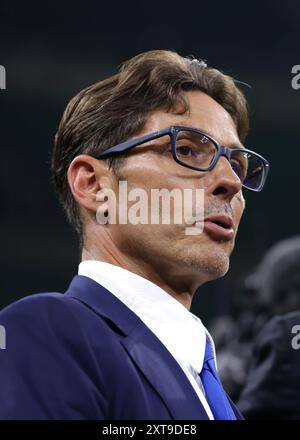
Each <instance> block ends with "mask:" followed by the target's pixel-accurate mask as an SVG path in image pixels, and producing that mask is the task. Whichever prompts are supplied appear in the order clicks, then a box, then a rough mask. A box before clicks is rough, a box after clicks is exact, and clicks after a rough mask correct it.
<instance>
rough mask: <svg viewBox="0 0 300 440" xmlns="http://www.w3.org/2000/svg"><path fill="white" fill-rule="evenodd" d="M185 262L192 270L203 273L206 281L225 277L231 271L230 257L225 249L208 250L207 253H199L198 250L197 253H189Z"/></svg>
mask: <svg viewBox="0 0 300 440" xmlns="http://www.w3.org/2000/svg"><path fill="white" fill-rule="evenodd" d="M182 262H183V261H182V260H181V263H182ZM184 262H185V263H186V264H187V265H188V266H189V268H190V269H191V268H193V269H194V270H195V271H197V273H199V274H200V273H201V275H203V278H204V279H205V280H206V281H212V280H215V279H217V278H221V277H223V276H224V275H226V273H227V272H228V269H229V255H228V252H226V251H225V250H224V249H217V250H216V249H214V250H212V249H206V250H205V252H201V253H199V248H197V250H196V252H195V253H193V252H191V251H189V252H188V253H187V254H186V255H185V258H184Z"/></svg>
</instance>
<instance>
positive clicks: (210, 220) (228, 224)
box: [204, 214, 234, 240]
mask: <svg viewBox="0 0 300 440" xmlns="http://www.w3.org/2000/svg"><path fill="white" fill-rule="evenodd" d="M233 226H234V225H233V220H232V218H231V217H230V216H228V215H226V214H216V215H211V216H209V217H205V219H204V231H205V232H207V234H208V235H209V236H210V237H211V238H213V239H215V240H232V239H233V237H234V227H233Z"/></svg>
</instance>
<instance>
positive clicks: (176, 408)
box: [65, 276, 208, 420]
mask: <svg viewBox="0 0 300 440" xmlns="http://www.w3.org/2000/svg"><path fill="white" fill-rule="evenodd" d="M65 295H67V296H70V297H72V298H76V299H77V300H79V301H81V302H82V303H84V304H85V305H86V306H88V307H90V308H92V309H93V310H94V311H95V312H96V313H97V314H98V315H99V316H101V317H102V318H104V319H105V320H108V321H110V322H111V323H113V325H114V326H116V327H117V328H118V329H119V331H120V332H121V334H122V335H123V336H124V337H123V339H122V340H121V343H122V345H123V346H124V348H125V350H126V351H127V353H128V355H129V356H130V357H131V358H132V360H133V361H134V362H135V364H136V365H137V366H138V368H139V369H140V371H141V372H142V373H143V374H144V376H145V377H146V379H147V380H148V381H149V382H150V383H151V385H152V386H153V387H154V388H155V389H156V391H157V393H158V394H159V395H160V397H161V399H162V400H163V402H164V403H165V405H166V406H167V408H168V409H169V411H170V413H171V415H172V417H173V418H174V419H177V420H178V419H182V420H188V419H190V420H193V419H194V420H201V419H208V416H207V414H206V411H205V409H204V407H203V406H202V404H201V402H200V400H199V398H198V396H197V395H196V393H195V391H194V390H193V387H192V385H191V384H190V382H189V380H188V379H187V377H186V375H185V374H184V372H183V371H182V369H181V367H180V366H179V365H178V363H177V362H176V361H175V359H174V358H173V356H172V355H171V354H170V353H169V352H168V350H167V349H166V348H165V347H164V345H163V344H162V343H161V342H160V340H159V339H158V338H157V337H156V336H155V335H154V334H153V333H152V332H151V331H150V330H149V329H148V327H147V326H146V325H145V324H144V323H143V322H142V321H141V320H140V318H139V317H138V316H137V315H135V314H134V313H133V312H132V311H131V310H130V309H129V308H128V307H126V306H125V305H124V304H123V303H122V302H121V301H120V300H119V299H118V298H116V297H115V296H114V295H112V294H111V293H110V292H109V291H108V290H106V289H105V288H104V287H102V286H100V285H99V284H98V283H96V282H95V281H93V280H91V279H90V278H87V277H85V276H76V277H75V278H74V279H73V280H72V282H71V284H70V286H69V289H68V290H67V292H66V293H65ZM162 359H163V362H162Z"/></svg>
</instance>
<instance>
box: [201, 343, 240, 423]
mask: <svg viewBox="0 0 300 440" xmlns="http://www.w3.org/2000/svg"><path fill="white" fill-rule="evenodd" d="M200 378H201V381H202V385H203V387H204V390H205V397H206V400H207V402H208V404H209V406H210V409H211V411H212V413H213V415H214V418H215V419H216V420H236V416H235V414H234V412H233V410H232V408H231V405H230V403H229V400H228V398H227V396H226V393H225V391H224V389H223V387H222V384H221V381H220V379H219V376H218V373H217V370H216V368H215V362H214V353H213V350H212V347H211V344H210V342H209V340H206V349H205V355H204V362H203V367H202V371H201V373H200Z"/></svg>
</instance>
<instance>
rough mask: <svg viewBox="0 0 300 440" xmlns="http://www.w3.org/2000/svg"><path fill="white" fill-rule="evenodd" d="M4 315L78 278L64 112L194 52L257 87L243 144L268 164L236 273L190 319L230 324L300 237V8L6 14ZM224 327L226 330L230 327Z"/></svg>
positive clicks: (130, 5) (37, 6) (250, 207)
mask: <svg viewBox="0 0 300 440" xmlns="http://www.w3.org/2000/svg"><path fill="white" fill-rule="evenodd" d="M0 14H1V18H0V65H3V66H5V68H6V75H7V78H6V87H7V90H0V128H1V138H0V142H1V217H0V222H1V243H2V252H1V280H0V282H1V284H0V292H1V295H0V308H1V307H3V306H5V305H7V304H9V303H10V302H12V301H14V300H16V299H18V298H20V297H23V296H25V295H28V294H31V293H34V292H40V291H52V290H53V291H64V290H65V289H66V287H67V286H68V283H69V281H70V279H71V278H72V277H73V276H74V274H76V272H77V264H78V261H79V253H78V245H77V238H76V236H75V234H74V233H73V232H72V230H71V228H70V227H69V226H68V224H67V222H66V220H65V218H64V215H63V213H62V211H61V209H60V207H59V205H58V202H57V198H56V195H55V193H54V188H53V185H52V183H51V173H50V156H51V150H52V145H53V139H54V135H55V132H56V129H57V126H58V123H59V121H60V118H61V115H62V112H63V110H64V108H65V106H66V104H67V103H68V101H69V100H70V98H71V97H72V96H74V95H75V94H76V93H77V92H78V91H79V90H81V89H82V88H84V87H86V86H88V85H90V84H91V83H94V82H96V81H99V80H101V79H104V78H105V77H107V76H110V75H112V74H114V73H115V71H116V69H117V68H118V66H119V65H120V64H121V63H122V62H123V61H125V60H126V59H128V58H130V57H132V56H134V55H136V54H137V53H139V52H142V51H146V50H150V49H173V50H176V51H178V52H179V53H180V54H181V55H194V56H195V57H199V58H203V59H205V60H207V62H208V64H209V65H212V66H214V67H216V68H219V69H221V70H223V71H224V72H225V73H227V74H230V75H232V76H234V77H235V78H236V79H238V80H240V81H242V82H245V83H247V84H249V85H250V86H251V87H250V88H249V87H247V86H241V87H242V89H243V91H244V92H245V94H246V96H247V99H248V101H249V105H250V114H251V121H250V123H251V130H250V133H249V136H248V140H247V143H246V145H247V146H248V147H249V148H251V149H254V150H257V151H258V152H259V153H261V154H262V155H264V156H265V157H266V158H268V159H269V160H270V162H271V172H270V174H269V180H268V182H267V185H266V188H265V190H264V191H263V192H262V193H260V194H250V193H246V194H245V196H246V202H247V209H246V214H245V216H244V219H243V221H242V224H241V227H240V232H239V237H238V240H237V245H236V249H235V251H234V254H233V255H232V258H231V269H230V272H229V273H228V275H226V277H224V278H223V279H222V280H217V281H215V282H212V283H210V284H208V285H206V286H204V287H203V288H201V289H200V291H199V293H198V295H197V298H196V299H195V301H194V305H193V311H194V313H196V314H198V315H199V316H200V317H201V319H202V320H203V322H204V323H205V324H206V325H208V326H210V325H211V324H212V322H214V320H215V319H216V318H218V317H220V316H221V317H224V316H225V317H232V316H234V313H235V310H236V308H237V305H239V304H240V301H241V298H243V295H245V293H244V279H245V277H246V276H247V275H248V274H249V273H251V272H252V271H253V269H254V268H255V267H256V266H257V264H258V262H259V261H260V259H261V257H262V255H263V254H264V252H265V251H266V250H267V249H268V248H269V247H270V246H271V245H272V244H274V243H275V242H277V241H279V240H281V239H283V238H286V237H289V236H292V235H296V234H297V233H299V213H300V209H299V206H298V203H299V194H298V189H299V183H298V176H299V162H300V149H299V146H300V134H299V113H300V90H294V89H293V88H292V86H291V80H292V77H293V74H292V73H291V70H292V67H293V66H294V65H296V64H300V45H299V41H300V38H299V37H300V35H299V34H300V4H299V2H298V1H295V0H294V1H293V0H285V2H281V1H271V0H265V1H261V0H260V1H258V0H253V1H251V2H246V3H245V2H241V1H239V2H230V1H228V2H221V1H220V2H201V1H185V2H183V1H182V0H181V1H179V0H172V1H171V0H167V1H157V0H152V1H151V2H146V1H137V0H134V1H127V2H103V1H88V0H87V1H85V2H79V3H74V2H68V1H66V2H56V1H51V2H44V3H41V2H38V1H26V2H23V3H16V2H13V1H6V0H2V1H1V5H0ZM224 322H225V321H224Z"/></svg>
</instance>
